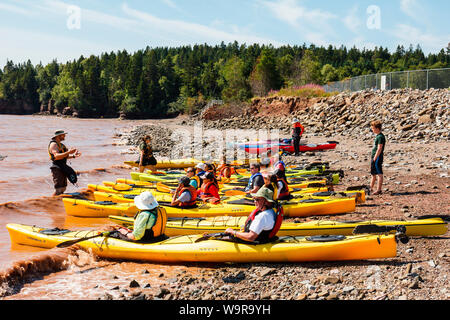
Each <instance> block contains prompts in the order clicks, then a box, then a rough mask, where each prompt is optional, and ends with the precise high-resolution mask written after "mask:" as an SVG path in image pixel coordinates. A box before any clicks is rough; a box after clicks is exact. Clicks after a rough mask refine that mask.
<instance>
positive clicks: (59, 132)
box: [53, 130, 67, 138]
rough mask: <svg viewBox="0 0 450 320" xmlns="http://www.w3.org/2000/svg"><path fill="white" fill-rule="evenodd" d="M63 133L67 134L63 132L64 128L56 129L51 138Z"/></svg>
mask: <svg viewBox="0 0 450 320" xmlns="http://www.w3.org/2000/svg"><path fill="white" fill-rule="evenodd" d="M63 134H67V132H65V131H64V130H57V131H55V133H54V134H53V138H56V137H57V136H60V135H63Z"/></svg>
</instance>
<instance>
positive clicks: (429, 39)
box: [390, 24, 450, 53]
mask: <svg viewBox="0 0 450 320" xmlns="http://www.w3.org/2000/svg"><path fill="white" fill-rule="evenodd" d="M390 33H391V34H392V35H393V36H394V37H396V38H397V39H399V40H400V41H401V42H402V43H401V44H403V45H404V46H406V47H408V46H409V45H410V44H412V45H416V44H419V45H420V46H421V47H422V50H423V51H424V53H426V52H438V51H440V50H441V49H442V48H445V47H446V46H447V44H448V40H449V39H450V34H447V35H438V34H436V33H428V32H424V31H421V30H420V29H418V28H416V27H412V26H410V25H406V24H397V25H396V26H395V28H394V29H393V30H392V31H391V32H390Z"/></svg>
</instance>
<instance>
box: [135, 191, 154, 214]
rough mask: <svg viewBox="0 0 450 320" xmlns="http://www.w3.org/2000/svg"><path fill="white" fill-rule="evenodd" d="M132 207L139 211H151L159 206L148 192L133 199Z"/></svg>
mask: <svg viewBox="0 0 450 320" xmlns="http://www.w3.org/2000/svg"><path fill="white" fill-rule="evenodd" d="M134 205H135V206H136V207H137V208H138V209H139V210H152V209H154V208H156V207H157V206H159V203H158V201H156V199H155V197H154V196H153V194H152V193H151V192H150V191H144V192H142V193H141V194H140V195H138V196H137V197H135V198H134Z"/></svg>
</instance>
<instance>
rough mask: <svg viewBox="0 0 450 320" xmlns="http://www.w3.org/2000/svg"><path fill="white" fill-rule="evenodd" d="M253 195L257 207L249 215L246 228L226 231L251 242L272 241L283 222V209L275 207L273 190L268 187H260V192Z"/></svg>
mask: <svg viewBox="0 0 450 320" xmlns="http://www.w3.org/2000/svg"><path fill="white" fill-rule="evenodd" d="M252 197H253V199H254V202H255V207H256V208H255V210H254V211H253V212H252V213H251V214H250V215H249V217H248V219H247V221H246V223H245V226H244V229H243V230H242V231H236V230H234V229H233V228H228V229H226V230H225V233H227V234H230V235H232V236H234V237H235V238H239V239H241V240H244V241H249V242H258V243H268V242H271V241H273V240H275V239H276V234H277V232H278V230H280V227H281V224H282V222H283V214H282V209H281V208H280V209H279V210H275V209H274V205H275V201H274V200H273V192H272V191H271V190H269V189H268V188H266V187H262V188H260V189H259V190H258V192H256V193H253V194H252Z"/></svg>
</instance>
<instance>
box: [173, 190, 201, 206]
mask: <svg viewBox="0 0 450 320" xmlns="http://www.w3.org/2000/svg"><path fill="white" fill-rule="evenodd" d="M185 191H188V192H189V193H190V194H191V201H189V202H181V203H180V204H179V206H180V207H181V208H186V207H193V206H195V204H196V202H197V190H196V189H195V188H194V187H193V186H187V187H184V188H182V189H181V190H180V192H179V193H178V194H177V198H178V197H179V196H180V195H181V194H183V192H185Z"/></svg>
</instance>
